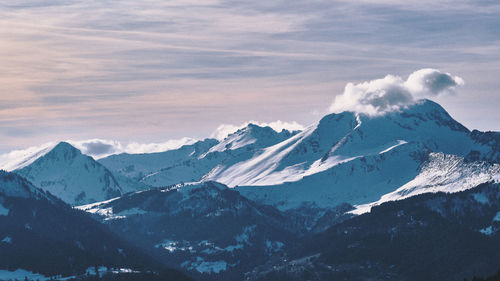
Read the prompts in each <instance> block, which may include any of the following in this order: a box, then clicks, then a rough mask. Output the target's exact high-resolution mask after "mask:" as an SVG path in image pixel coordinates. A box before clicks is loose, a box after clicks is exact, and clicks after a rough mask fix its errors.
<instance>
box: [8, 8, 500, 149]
mask: <svg viewBox="0 0 500 281" xmlns="http://www.w3.org/2000/svg"><path fill="white" fill-rule="evenodd" d="M353 2H355V3H353ZM435 2H439V3H435ZM499 34H500V4H499V3H498V1H462V0H457V1H427V0H420V1H413V0H409V1H393V0H372V1H368V0H366V1H347V0H339V1H322V0H313V1H297V0H288V1H260V0H257V1H219V0H203V1H202V0H186V1H178V0H174V1H159V0H148V1H135V0H123V1H110V0H92V1H58V0H52V1H28V0H21V1H11V2H9V3H8V4H0V59H1V61H2V63H1V64H0V73H2V75H0V93H1V94H0V138H1V139H2V142H1V144H0V152H7V151H10V150H12V149H17V148H22V147H27V146H32V145H37V144H40V143H44V142H50V141H57V140H67V139H72V140H83V139H93V138H101V139H109V140H116V141H120V142H123V143H127V142H132V141H135V142H139V143H155V142H156V143H158V142H163V141H166V140H169V139H180V138H182V137H190V138H204V137H208V136H210V135H211V134H213V132H214V130H215V129H216V128H217V127H219V126H220V125H221V124H226V125H231V124H232V125H236V126H237V125H240V124H244V123H245V122H247V121H249V120H255V121H259V122H267V123H269V122H273V121H276V120H282V121H284V122H298V123H300V124H304V125H308V124H310V123H312V122H314V121H316V120H318V119H319V118H320V117H321V116H322V115H324V114H326V113H327V112H328V110H329V108H330V105H331V104H332V102H333V101H334V99H335V96H336V95H341V94H342V93H343V91H344V87H345V85H346V84H347V83H349V82H353V83H360V82H363V81H368V80H373V79H377V78H383V77H384V76H385V75H387V74H393V75H398V76H401V77H403V78H404V79H406V77H408V76H409V75H410V74H411V73H413V72H414V71H416V70H418V69H421V68H436V69H440V70H441V71H443V72H446V73H451V74H452V75H456V76H459V77H461V78H463V80H464V81H465V84H464V85H463V86H462V87H460V89H458V91H457V92H456V94H453V95H442V96H439V97H436V98H434V100H435V101H437V102H439V103H440V104H442V105H443V106H444V107H445V108H446V109H447V110H448V111H449V113H450V114H451V115H452V116H453V117H455V118H456V119H457V120H458V121H460V122H462V123H463V124H464V125H465V126H467V127H468V128H469V129H474V128H477V129H481V130H500V122H499V120H500V111H499V110H498V108H499V106H500V95H499V93H498V89H499V88H500V79H499V77H500V35H499Z"/></svg>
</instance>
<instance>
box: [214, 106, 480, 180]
mask: <svg viewBox="0 0 500 281" xmlns="http://www.w3.org/2000/svg"><path fill="white" fill-rule="evenodd" d="M469 135H470V132H469V131H468V130H467V129H466V128H465V127H463V126H462V125H460V124H459V123H458V122H456V121H454V120H453V119H452V118H451V117H450V116H449V115H448V114H447V113H446V111H445V110H444V109H443V108H441V107H440V106H439V105H438V104H436V103H434V102H431V101H429V100H425V101H422V102H421V103H419V104H416V105H414V106H411V107H410V108H408V109H406V110H404V111H402V112H394V113H389V114H386V115H384V116H380V117H375V118H371V117H368V116H364V115H360V116H357V115H356V114H354V113H352V112H344V113H341V114H330V115H327V116H325V117H324V118H323V119H322V120H321V121H320V122H319V123H318V124H317V125H315V126H311V127H309V128H307V129H306V130H304V131H303V132H301V133H300V134H298V135H296V136H294V137H292V138H290V139H288V140H286V141H284V142H282V143H279V144H276V145H274V146H271V147H268V148H266V149H264V151H263V152H262V153H261V154H259V155H257V156H255V157H253V158H251V159H249V160H247V161H244V162H240V163H237V164H235V165H233V166H231V167H227V166H224V165H219V166H218V167H217V168H216V169H214V170H213V171H211V173H210V174H209V175H207V177H206V179H207V180H217V181H220V182H222V183H225V184H227V185H229V186H236V185H256V186H259V185H277V184H282V183H284V182H290V181H297V180H300V179H301V178H303V177H304V176H309V175H312V174H315V173H318V172H322V171H325V170H328V169H330V168H332V167H333V166H335V165H337V164H339V163H343V162H346V161H350V160H353V159H356V158H359V157H363V156H367V155H372V154H377V153H384V152H387V151H389V150H390V149H393V148H395V147H397V146H398V145H402V144H405V143H408V142H417V143H421V144H422V145H423V146H424V147H425V148H427V149H430V150H431V151H443V152H445V153H453V154H458V155H464V154H466V153H468V152H470V151H471V148H472V147H473V145H474V142H473V141H472V139H471V138H470V136H469Z"/></svg>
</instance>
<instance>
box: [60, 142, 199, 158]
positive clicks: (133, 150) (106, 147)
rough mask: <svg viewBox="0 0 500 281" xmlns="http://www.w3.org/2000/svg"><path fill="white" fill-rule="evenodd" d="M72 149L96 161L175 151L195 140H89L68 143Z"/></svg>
mask: <svg viewBox="0 0 500 281" xmlns="http://www.w3.org/2000/svg"><path fill="white" fill-rule="evenodd" d="M68 142H69V143H70V144H72V145H73V146H74V147H76V148H78V149H80V150H81V151H82V153H83V154H87V155H89V156H92V157H94V158H96V159H99V158H103V157H106V156H109V155H112V154H119V153H130V154H137V153H154V152H162V151H167V150H172V149H177V148H179V147H181V146H183V145H188V144H193V143H195V142H196V139H193V138H180V139H172V140H167V141H165V142H159V143H139V142H129V143H127V144H122V143H121V142H119V141H114V140H104V139H91V140H84V141H72V140H69V141H68Z"/></svg>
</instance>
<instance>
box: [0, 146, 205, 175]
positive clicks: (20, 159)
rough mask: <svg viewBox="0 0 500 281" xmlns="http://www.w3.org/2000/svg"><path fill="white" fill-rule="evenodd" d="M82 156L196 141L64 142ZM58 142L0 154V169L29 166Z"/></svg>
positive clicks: (149, 149) (152, 149)
mask: <svg viewBox="0 0 500 281" xmlns="http://www.w3.org/2000/svg"><path fill="white" fill-rule="evenodd" d="M66 142H68V143H70V144H71V145H73V146H74V147H76V148H77V149H79V150H80V151H81V152H82V153H83V154H86V155H89V156H92V157H93V158H94V159H99V158H103V157H106V156H109V155H112V154H118V153H130V154H137V153H153V152H162V151H167V150H172V149H177V148H180V147H181V146H183V145H188V144H193V143H195V142H196V139H193V138H181V139H173V140H168V141H165V142H160V143H138V142H130V143H127V144H122V143H121V142H119V141H114V140H104V139H90V140H82V141H74V140H66ZM57 143H58V142H47V143H44V144H42V145H39V146H31V147H28V148H26V149H18V150H13V151H10V152H8V153H3V154H0V169H3V170H6V171H12V170H15V169H19V168H22V167H24V166H27V165H29V164H31V163H32V162H33V161H35V160H36V159H38V158H39V157H40V156H42V155H44V154H46V153H47V152H49V151H50V150H51V149H52V148H54V146H56V144H57Z"/></svg>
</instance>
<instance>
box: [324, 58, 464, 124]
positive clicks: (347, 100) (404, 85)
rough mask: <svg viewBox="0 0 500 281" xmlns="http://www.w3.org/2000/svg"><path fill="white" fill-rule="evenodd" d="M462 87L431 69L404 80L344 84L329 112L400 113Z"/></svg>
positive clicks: (457, 80)
mask: <svg viewBox="0 0 500 281" xmlns="http://www.w3.org/2000/svg"><path fill="white" fill-rule="evenodd" d="M463 84H464V80H463V79H462V78H460V77H458V76H452V75H451V74H449V73H444V72H441V71H440V70H437V69H432V68H425V69H421V70H418V71H415V72H413V73H412V74H410V76H408V79H407V80H404V79H403V78H401V77H399V76H394V75H387V76H385V77H384V78H382V79H376V80H371V81H368V82H363V83H359V84H353V83H348V84H347V85H346V86H345V89H344V92H343V93H342V94H341V95H338V96H336V97H335V100H334V102H333V103H332V105H331V106H330V111H331V112H336V113H339V112H342V111H353V112H356V113H361V114H367V115H370V116H376V115H382V114H385V113H387V112H391V111H397V110H400V109H401V108H403V107H405V106H408V105H411V104H414V103H415V102H416V101H418V100H420V99H424V98H432V97H437V96H439V95H443V94H454V93H455V91H456V89H457V87H459V86H462V85H463Z"/></svg>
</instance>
